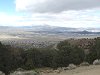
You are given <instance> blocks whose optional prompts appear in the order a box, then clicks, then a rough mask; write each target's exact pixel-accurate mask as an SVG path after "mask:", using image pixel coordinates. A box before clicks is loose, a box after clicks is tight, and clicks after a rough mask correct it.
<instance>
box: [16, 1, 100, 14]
mask: <svg viewBox="0 0 100 75" xmlns="http://www.w3.org/2000/svg"><path fill="white" fill-rule="evenodd" d="M96 7H100V0H16V10H17V11H29V12H38V13H58V12H63V11H67V10H82V9H89V8H96Z"/></svg>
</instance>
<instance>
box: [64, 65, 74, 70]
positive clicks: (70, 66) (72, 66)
mask: <svg viewBox="0 0 100 75" xmlns="http://www.w3.org/2000/svg"><path fill="white" fill-rule="evenodd" d="M75 68H76V65H74V64H69V66H68V67H67V68H66V70H72V69H75Z"/></svg>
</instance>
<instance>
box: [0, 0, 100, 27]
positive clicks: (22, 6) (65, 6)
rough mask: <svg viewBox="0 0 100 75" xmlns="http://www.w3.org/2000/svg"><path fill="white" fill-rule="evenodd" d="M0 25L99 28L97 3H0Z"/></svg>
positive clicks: (73, 0)
mask: <svg viewBox="0 0 100 75" xmlns="http://www.w3.org/2000/svg"><path fill="white" fill-rule="evenodd" d="M0 25H3V26H4V25H7V26H30V25H52V26H63V27H76V28H79V27H85V28H86V27H100V0H0Z"/></svg>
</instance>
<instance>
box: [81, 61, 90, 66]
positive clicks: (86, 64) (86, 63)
mask: <svg viewBox="0 0 100 75" xmlns="http://www.w3.org/2000/svg"><path fill="white" fill-rule="evenodd" d="M80 66H89V63H88V62H83V63H81V64H80Z"/></svg>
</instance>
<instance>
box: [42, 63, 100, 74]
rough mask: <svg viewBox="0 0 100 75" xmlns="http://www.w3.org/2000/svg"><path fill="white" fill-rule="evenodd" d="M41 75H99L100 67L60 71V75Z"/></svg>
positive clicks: (93, 66) (92, 66)
mask: <svg viewBox="0 0 100 75" xmlns="http://www.w3.org/2000/svg"><path fill="white" fill-rule="evenodd" d="M42 75H100V65H98V66H95V65H91V66H89V67H88V66H87V67H86V66H85V67H78V68H76V69H74V70H66V71H62V72H61V73H55V72H53V73H42Z"/></svg>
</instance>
